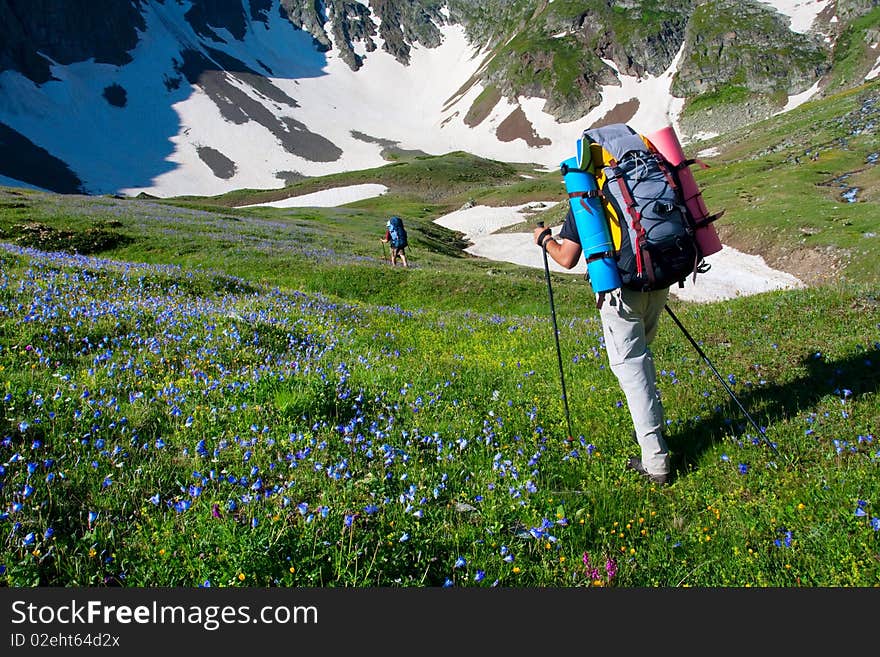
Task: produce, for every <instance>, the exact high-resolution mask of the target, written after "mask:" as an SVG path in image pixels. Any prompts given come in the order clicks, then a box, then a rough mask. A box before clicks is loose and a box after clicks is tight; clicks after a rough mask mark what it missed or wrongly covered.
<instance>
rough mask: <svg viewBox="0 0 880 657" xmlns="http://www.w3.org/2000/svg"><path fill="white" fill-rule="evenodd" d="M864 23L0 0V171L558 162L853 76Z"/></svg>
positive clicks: (134, 172) (568, 4) (862, 3)
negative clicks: (585, 139) (411, 155)
mask: <svg viewBox="0 0 880 657" xmlns="http://www.w3.org/2000/svg"><path fill="white" fill-rule="evenodd" d="M777 8H778V9H781V10H785V11H787V12H788V13H787V14H783V13H780V12H779V11H776V9H777ZM794 16H797V17H798V21H799V22H798V24H797V25H795V24H794V18H793V17H794ZM804 16H806V23H807V24H805V25H804V24H801V23H804V22H805V19H804ZM878 25H880V0H818V1H817V2H813V3H809V2H807V1H806V0H804V2H786V1H785V0H777V1H775V2H757V1H754V0H745V1H739V0H737V1H735V0H670V1H668V2H658V1H655V0H628V1H627V2H605V1H601V0H594V1H588V0H551V1H546V0H479V1H477V0H370V1H369V2H367V1H358V0H325V1H324V2H322V3H315V2H313V1H312V0H190V1H183V0H130V1H128V2H120V1H118V0H91V1H90V2H89V3H88V4H87V5H85V6H83V5H82V4H80V3H64V2H59V1H57V0H0V140H2V143H3V145H4V148H3V149H2V150H0V182H6V183H9V184H24V185H32V186H36V187H40V188H44V189H49V190H54V191H61V192H73V191H85V192H90V193H107V192H113V193H136V192H138V191H147V192H149V193H154V194H158V195H174V194H181V193H187V194H191V193H201V194H213V193H220V192H222V191H226V190H228V189H233V188H236V187H244V186H251V187H256V188H272V187H278V186H281V185H283V184H284V183H285V182H287V181H290V180H295V179H297V178H300V177H302V176H307V175H320V174H324V173H332V172H337V171H346V170H351V169H352V168H356V167H358V166H376V165H378V164H380V163H382V162H385V161H387V160H388V158H392V157H394V155H395V153H399V152H400V151H402V150H403V151H405V150H415V151H418V150H423V151H426V152H443V151H445V150H455V149H462V150H470V151H472V152H475V153H477V154H482V155H485V156H489V157H495V158H498V159H507V160H510V161H516V160H518V161H536V162H549V163H551V164H553V163H555V162H556V161H558V158H559V157H561V156H562V154H564V153H566V152H567V150H566V149H570V141H571V140H572V139H574V138H576V135H577V134H578V133H579V131H580V130H582V129H583V128H586V127H588V126H589V125H590V124H591V123H596V122H603V121H608V120H620V121H629V122H632V123H633V124H634V125H635V126H636V127H637V128H638V129H645V130H647V129H653V128H656V127H660V126H659V125H657V123H658V122H663V123H673V124H675V125H676V126H677V127H678V129H679V131H680V133H681V134H682V136H683V137H684V138H685V139H688V138H695V137H697V136H699V135H702V134H706V133H718V132H726V131H730V130H735V129H737V128H740V127H742V126H743V125H746V124H748V123H749V122H751V121H754V120H757V119H760V118H764V117H766V116H769V115H771V114H773V113H775V112H779V111H780V110H782V109H784V108H785V107H786V104H787V103H789V102H790V98H791V97H794V96H801V95H803V97H807V96H809V95H816V94H822V93H827V92H828V91H832V90H838V89H841V88H846V87H849V86H854V85H858V84H860V83H861V82H863V81H864V80H865V79H866V78H867V77H871V76H874V75H876V74H877V72H876V67H877V62H878V46H877V43H878V41H880V34H878V29H877V26H878Z"/></svg>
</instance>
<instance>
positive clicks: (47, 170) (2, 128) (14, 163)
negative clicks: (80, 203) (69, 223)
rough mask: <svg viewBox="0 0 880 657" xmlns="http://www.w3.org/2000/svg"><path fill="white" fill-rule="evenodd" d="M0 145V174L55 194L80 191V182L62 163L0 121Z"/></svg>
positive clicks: (81, 188) (77, 192) (81, 189)
mask: <svg viewBox="0 0 880 657" xmlns="http://www.w3.org/2000/svg"><path fill="white" fill-rule="evenodd" d="M0 144H2V145H3V148H0V175H4V176H9V177H10V178H14V179H15V180H20V181H22V182H26V183H30V184H31V185H35V186H36V187H41V188H43V189H48V190H50V191H53V192H58V193H59V194H79V193H82V191H83V184H82V181H81V180H80V179H79V178H78V177H77V175H76V174H75V173H73V171H71V170H70V167H68V166H67V164H66V163H64V162H62V161H61V160H59V159H58V158H57V157H54V156H53V155H51V154H50V153H49V152H48V151H46V149H44V148H41V147H39V146H37V145H36V144H34V143H33V142H32V141H31V140H30V139H28V138H27V137H25V136H24V135H22V134H21V133H20V132H18V131H16V130H13V129H12V128H10V127H9V126H7V125H5V124H3V123H0Z"/></svg>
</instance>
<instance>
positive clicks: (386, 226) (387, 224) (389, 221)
mask: <svg viewBox="0 0 880 657" xmlns="http://www.w3.org/2000/svg"><path fill="white" fill-rule="evenodd" d="M385 228H391V219H389V220H388V221H386V222H385Z"/></svg>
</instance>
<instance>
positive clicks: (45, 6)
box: [0, 0, 145, 84]
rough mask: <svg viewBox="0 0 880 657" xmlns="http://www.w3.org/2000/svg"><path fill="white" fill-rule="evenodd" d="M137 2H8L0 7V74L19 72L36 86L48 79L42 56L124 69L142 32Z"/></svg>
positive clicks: (67, 62)
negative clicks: (11, 70)
mask: <svg viewBox="0 0 880 657" xmlns="http://www.w3.org/2000/svg"><path fill="white" fill-rule="evenodd" d="M141 4H142V3H141V0H132V1H131V2H120V1H119V0H89V2H88V5H87V9H84V5H83V4H82V3H79V2H58V1H57V0H6V1H5V2H2V3H0V71H3V70H6V69H13V70H16V71H19V72H20V73H22V74H23V75H25V76H26V77H28V78H30V79H31V80H33V81H34V82H36V83H37V84H41V83H43V82H46V81H47V80H49V79H50V77H51V74H50V71H49V62H48V61H47V60H46V58H45V57H44V56H42V55H40V54H39V53H44V54H45V55H46V56H47V57H50V58H51V59H52V60H53V61H56V62H58V63H59V64H70V63H72V62H79V61H83V60H86V59H89V58H91V57H94V59H95V61H96V62H99V63H107V64H126V63H128V62H130V61H131V56H130V55H129V54H128V51H129V50H131V49H132V48H134V47H135V46H136V45H137V41H138V34H137V30H139V29H141V30H142V29H144V27H145V24H144V19H143V16H141V13H140V10H141Z"/></svg>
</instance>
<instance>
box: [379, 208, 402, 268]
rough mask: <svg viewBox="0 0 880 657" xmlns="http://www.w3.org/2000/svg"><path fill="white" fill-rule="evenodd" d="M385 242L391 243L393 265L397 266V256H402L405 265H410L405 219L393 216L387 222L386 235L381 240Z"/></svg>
mask: <svg viewBox="0 0 880 657" xmlns="http://www.w3.org/2000/svg"><path fill="white" fill-rule="evenodd" d="M379 241H380V242H382V243H383V244H391V266H392V267H396V266H397V258H398V257H399V258H400V261H401V263H403V266H404V267H408V265H407V262H406V247H407V246H408V243H407V236H406V229H405V228H404V227H403V221H402V220H401V219H400V217H397V216H394V217H391V219H389V220H388V221H387V222H386V223H385V236H384V237H383V238H382V239H381V240H379Z"/></svg>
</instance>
